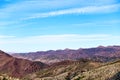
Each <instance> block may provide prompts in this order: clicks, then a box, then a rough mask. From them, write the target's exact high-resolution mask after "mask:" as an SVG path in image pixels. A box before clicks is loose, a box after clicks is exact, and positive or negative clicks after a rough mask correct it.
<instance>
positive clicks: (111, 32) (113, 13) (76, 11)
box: [0, 0, 120, 52]
mask: <svg viewBox="0 0 120 80" xmlns="http://www.w3.org/2000/svg"><path fill="white" fill-rule="evenodd" d="M119 25H120V1H119V0H87V1H85V0H0V49H1V50H4V51H6V52H30V51H41V50H42V51H43V50H50V49H53V50H56V49H65V48H72V49H78V48H81V47H82V48H88V47H96V46H99V45H103V46H109V45H120V41H119V39H120V36H119V35H120V26H119Z"/></svg>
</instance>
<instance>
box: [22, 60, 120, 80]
mask: <svg viewBox="0 0 120 80" xmlns="http://www.w3.org/2000/svg"><path fill="white" fill-rule="evenodd" d="M63 63H67V64H63ZM56 64H57V65H58V66H57V65H56ZM56 64H55V65H54V66H51V67H50V68H47V69H43V70H41V71H39V72H37V73H34V74H30V75H28V76H26V78H24V79H23V80H26V79H28V80H31V79H32V80H120V60H118V61H114V62H110V63H100V62H96V61H89V60H82V61H63V62H59V63H56Z"/></svg>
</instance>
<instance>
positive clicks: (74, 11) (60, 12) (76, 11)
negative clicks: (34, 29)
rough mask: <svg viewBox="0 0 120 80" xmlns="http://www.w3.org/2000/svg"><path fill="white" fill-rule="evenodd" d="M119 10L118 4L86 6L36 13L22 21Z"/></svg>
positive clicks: (119, 5)
mask: <svg viewBox="0 0 120 80" xmlns="http://www.w3.org/2000/svg"><path fill="white" fill-rule="evenodd" d="M119 8H120V4H113V5H104V6H87V7H82V8H72V9H65V10H58V11H51V12H46V13H37V14H33V15H31V16H30V17H27V18H24V20H27V19H34V18H45V17H51V16H59V15H66V14H91V13H92V14H95V13H110V12H114V11H117V10H119Z"/></svg>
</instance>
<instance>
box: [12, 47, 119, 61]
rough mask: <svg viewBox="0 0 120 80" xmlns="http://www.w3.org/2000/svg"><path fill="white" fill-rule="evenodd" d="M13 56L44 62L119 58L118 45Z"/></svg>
mask: <svg viewBox="0 0 120 80" xmlns="http://www.w3.org/2000/svg"><path fill="white" fill-rule="evenodd" d="M12 56H14V57H18V58H24V59H29V60H33V61H41V62H44V63H54V62H60V61H63V60H76V59H80V58H89V59H95V60H100V61H111V60H115V59H117V58H120V46H107V47H104V46H99V47H96V48H85V49H83V48H80V49H78V50H72V49H64V50H49V51H38V52H30V53H17V54H12Z"/></svg>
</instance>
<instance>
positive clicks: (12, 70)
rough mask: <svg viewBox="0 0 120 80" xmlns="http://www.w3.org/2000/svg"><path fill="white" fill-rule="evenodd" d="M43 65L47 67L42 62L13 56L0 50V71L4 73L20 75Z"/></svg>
mask: <svg viewBox="0 0 120 80" xmlns="http://www.w3.org/2000/svg"><path fill="white" fill-rule="evenodd" d="M45 67H47V65H46V64H44V63H42V62H32V61H29V60H26V59H19V58H14V57H12V56H10V55H9V54H6V53H5V52H3V51H0V73H5V74H8V75H10V76H13V77H22V76H24V75H26V74H28V73H32V72H36V71H38V70H40V69H43V68H45Z"/></svg>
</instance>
